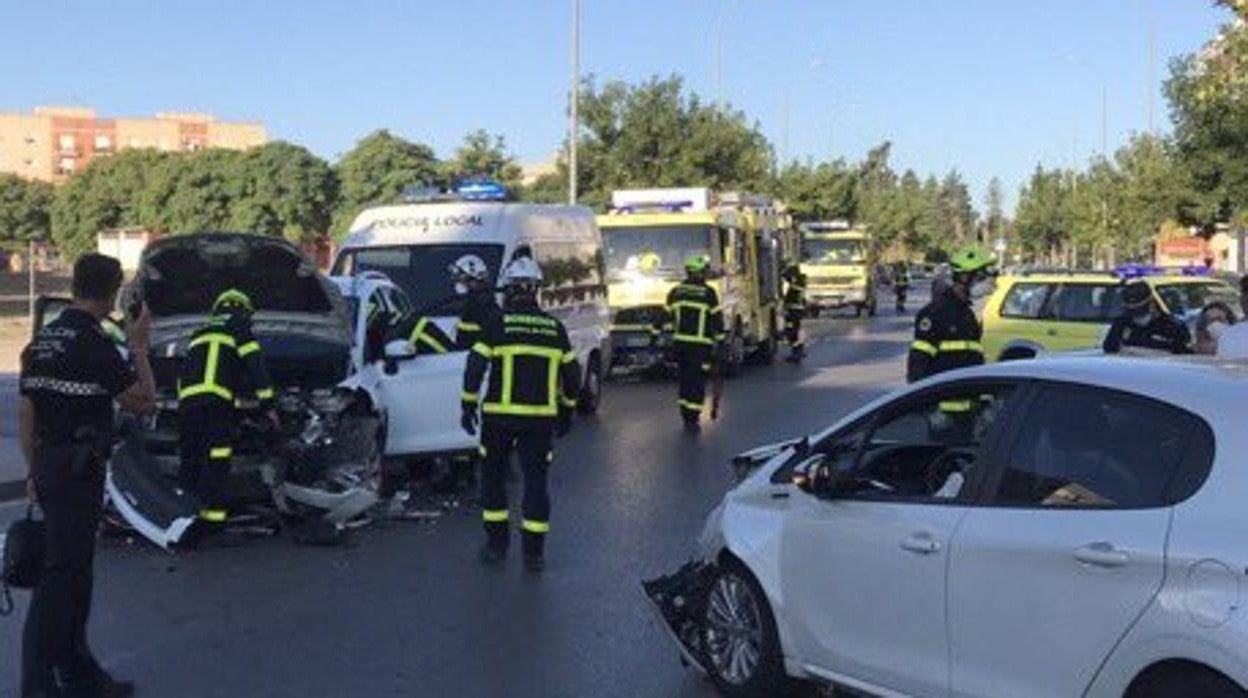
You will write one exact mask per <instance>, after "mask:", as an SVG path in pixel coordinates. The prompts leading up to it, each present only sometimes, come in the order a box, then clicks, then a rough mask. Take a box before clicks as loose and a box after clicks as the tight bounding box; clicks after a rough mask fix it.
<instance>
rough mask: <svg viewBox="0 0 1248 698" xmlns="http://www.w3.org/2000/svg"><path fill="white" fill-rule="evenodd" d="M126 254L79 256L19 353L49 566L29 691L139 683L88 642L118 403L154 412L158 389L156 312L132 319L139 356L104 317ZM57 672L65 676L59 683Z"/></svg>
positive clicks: (25, 688) (29, 452)
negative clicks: (52, 307) (105, 662)
mask: <svg viewBox="0 0 1248 698" xmlns="http://www.w3.org/2000/svg"><path fill="white" fill-rule="evenodd" d="M121 281H122V272H121V264H120V263H118V261H117V260H116V259H113V258H112V257H106V256H104V255H99V254H87V255H83V256H82V257H81V258H79V260H78V262H77V263H76V264H75V265H74V279H73V298H74V300H73V305H71V306H70V307H69V308H67V309H66V310H65V311H64V312H63V313H61V315H60V317H58V318H57V319H56V320H54V321H52V322H51V323H49V324H48V325H47V326H46V327H44V328H42V329H41V330H39V332H38V333H36V335H35V338H34V340H33V341H32V342H31V343H30V345H29V346H27V347H26V349H25V351H23V352H22V373H21V383H20V391H21V402H20V406H19V410H18V415H19V417H18V426H19V435H20V438H21V444H22V452H23V455H24V456H25V458H26V463H27V466H28V468H29V470H30V477H29V479H28V481H27V489H28V492H29V494H30V496H31V497H32V499H34V500H37V501H38V503H39V505H40V508H41V509H42V510H43V515H44V521H45V524H44V525H45V530H46V536H47V538H46V549H45V550H44V555H45V561H44V569H43V575H42V578H41V580H40V583H39V586H38V587H37V588H36V589H35V590H34V595H33V596H32V597H31V601H30V608H29V610H28V612H27V615H26V628H25V633H24V635H23V637H22V687H21V691H22V695H23V696H92V697H96V696H107V697H116V696H129V695H131V694H133V692H134V685H133V684H131V683H129V682H125V681H116V680H114V679H113V677H111V676H109V674H108V673H107V672H106V671H104V669H103V668H102V667H101V666H100V664H99V662H97V661H96V659H95V657H94V656H93V655H92V653H91V649H90V647H89V646H88V645H87V620H88V618H89V617H90V613H91V590H92V579H93V575H92V567H93V565H94V558H95V534H96V529H97V528H98V526H99V521H100V507H101V503H102V502H103V499H104V470H105V462H106V461H107V459H108V456H109V453H110V451H111V447H112V441H113V437H114V434H113V401H114V400H116V401H117V402H118V403H119V404H120V405H121V407H122V409H124V410H126V411H128V412H132V413H135V414H145V413H148V412H150V411H151V410H152V409H153V408H154V407H155V400H156V391H155V384H154V382H153V380H152V368H151V365H150V364H149V362H148V328H149V326H150V324H151V316H150V315H149V313H148V311H147V308H146V307H143V306H140V307H139V310H138V312H137V314H135V315H133V316H132V317H131V319H130V321H129V322H128V323H127V327H126V337H127V341H128V344H129V354H130V359H131V362H132V365H127V364H126V362H125V360H124V359H123V358H122V355H121V353H120V352H119V351H118V347H117V346H116V345H115V344H114V343H113V342H112V341H111V340H110V339H109V338H108V336H107V335H106V334H105V331H104V329H103V328H102V326H101V324H100V322H101V321H102V320H104V318H106V317H107V316H108V314H109V313H110V312H111V311H112V310H113V308H114V306H115V305H116V302H117V292H118V289H119V288H120V287H121ZM58 682H59V683H58Z"/></svg>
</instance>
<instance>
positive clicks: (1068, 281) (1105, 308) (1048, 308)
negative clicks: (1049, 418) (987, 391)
mask: <svg viewBox="0 0 1248 698" xmlns="http://www.w3.org/2000/svg"><path fill="white" fill-rule="evenodd" d="M1142 278H1143V280H1144V281H1145V282H1146V283H1148V284H1149V285H1150V286H1152V288H1153V294H1154V297H1155V299H1156V300H1157V302H1158V303H1159V304H1160V305H1161V307H1162V309H1163V310H1164V311H1165V312H1168V313H1171V314H1173V315H1175V316H1176V317H1178V318H1180V319H1181V320H1183V321H1184V322H1187V323H1188V324H1189V325H1190V324H1192V323H1194V322H1195V319H1196V316H1197V315H1198V314H1199V312H1200V310H1201V308H1203V307H1205V306H1206V305H1208V304H1209V303H1212V302H1215V301H1218V302H1222V303H1225V304H1227V305H1228V306H1230V307H1231V309H1232V310H1233V311H1234V312H1236V313H1238V312H1240V310H1239V292H1238V291H1237V290H1236V289H1235V287H1233V286H1231V285H1230V284H1229V283H1227V282H1226V281H1223V280H1221V279H1218V278H1214V277H1210V276H1203V275H1202V276H1195V275H1184V274H1182V273H1173V272H1161V273H1157V274H1154V275H1148V276H1143V277H1142ZM1122 286H1123V279H1122V277H1121V276H1119V275H1116V274H1114V273H1112V272H1108V271H1106V272H1041V273H1029V272H1021V273H1018V274H1017V275H1014V276H1002V277H1000V278H998V279H997V282H996V290H995V291H994V292H993V294H992V296H991V297H989V299H988V302H987V303H986V304H985V305H984V316H983V323H984V337H983V344H984V356H985V357H986V358H987V359H988V360H989V361H999V360H1008V359H1022V358H1031V357H1034V356H1037V355H1039V354H1043V353H1046V352H1060V351H1073V350H1079V349H1093V348H1098V347H1099V346H1100V342H1101V341H1102V338H1103V337H1104V334H1105V331H1106V329H1107V328H1108V327H1109V325H1110V323H1112V322H1113V321H1114V318H1116V317H1118V316H1119V315H1121V314H1122Z"/></svg>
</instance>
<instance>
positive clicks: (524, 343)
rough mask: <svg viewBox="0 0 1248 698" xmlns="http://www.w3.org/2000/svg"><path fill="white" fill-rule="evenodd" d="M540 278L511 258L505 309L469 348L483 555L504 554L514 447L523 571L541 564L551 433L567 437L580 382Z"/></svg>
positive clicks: (467, 425) (532, 267)
mask: <svg viewBox="0 0 1248 698" xmlns="http://www.w3.org/2000/svg"><path fill="white" fill-rule="evenodd" d="M541 283H542V271H541V268H539V267H538V265H537V262H535V261H533V260H532V259H530V258H528V257H520V258H517V259H515V260H513V261H512V262H511V263H510V264H508V265H507V268H506V269H505V270H504V271H503V293H504V307H503V311H502V312H501V313H500V314H499V315H498V316H496V317H494V318H490V319H487V320H486V324H485V326H484V327H483V328H482V332H481V336H480V339H479V340H478V341H477V343H476V344H475V345H473V347H472V351H471V352H469V354H468V365H467V368H466V369H465V370H464V392H463V404H462V417H461V422H460V423H461V425H462V426H463V428H464V430H465V431H466V432H468V433H469V434H475V433H476V432H477V425H478V420H483V423H482V424H481V450H482V455H483V456H484V463H483V465H482V470H481V509H482V512H481V513H482V519H483V522H484V526H485V534H486V542H485V545H484V546H482V548H481V551H480V557H481V561H482V562H483V563H484V564H486V565H490V566H496V565H499V564H501V563H502V562H503V560H505V559H506V556H507V548H508V546H509V544H510V541H511V528H510V525H509V523H508V518H509V514H508V507H507V473H508V470H509V468H510V462H511V454H512V452H513V451H515V452H516V454H517V455H518V457H519V460H520V468H521V470H522V471H523V473H524V500H523V505H522V509H521V511H522V516H523V518H522V522H521V530H522V533H521V539H522V548H523V553H524V565H525V569H527V570H529V571H531V572H540V571H541V570H542V568H543V566H544V560H545V556H544V551H545V543H546V534H547V532H548V531H549V530H550V495H549V493H548V492H547V489H546V475H547V471H548V469H549V468H550V465H551V463H552V462H553V460H554V452H553V450H552V441H553V439H552V437H562V436H564V435H566V434H567V433H568V430H569V429H570V428H571V426H572V410H573V409H575V408H576V394H577V391H578V388H579V385H580V369H579V368H578V367H577V361H576V354H575V353H574V352H573V351H572V345H571V343H570V342H569V341H568V332H567V330H566V329H565V328H564V326H563V324H562V323H560V322H559V321H558V320H556V319H554V318H552V317H551V316H549V315H547V314H546V313H544V312H542V310H541V308H540V307H538V302H537V294H538V291H539V289H540V287H541ZM487 369H488V371H489V384H488V386H487V387H486V390H485V395H484V397H483V396H482V395H481V393H480V388H481V382H482V380H483V379H484V378H485V374H486V371H487ZM478 408H480V415H483V417H482V416H480V415H479V413H478Z"/></svg>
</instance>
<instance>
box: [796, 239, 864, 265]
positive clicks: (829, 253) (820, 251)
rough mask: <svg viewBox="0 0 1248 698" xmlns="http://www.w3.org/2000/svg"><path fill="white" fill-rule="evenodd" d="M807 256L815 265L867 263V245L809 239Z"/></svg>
mask: <svg viewBox="0 0 1248 698" xmlns="http://www.w3.org/2000/svg"><path fill="white" fill-rule="evenodd" d="M805 249H806V254H807V255H809V261H810V262H813V263H815V264H861V263H863V262H865V261H867V245H866V243H865V242H864V241H862V240H820V239H815V238H807V239H806V242H805Z"/></svg>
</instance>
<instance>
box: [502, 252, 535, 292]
mask: <svg viewBox="0 0 1248 698" xmlns="http://www.w3.org/2000/svg"><path fill="white" fill-rule="evenodd" d="M541 284H542V268H541V267H539V266H538V265H537V262H534V261H533V259H532V258H531V257H517V258H515V259H513V260H511V263H510V264H508V265H507V268H506V269H504V270H503V286H529V287H532V288H537V287H538V286H540V285H541Z"/></svg>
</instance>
